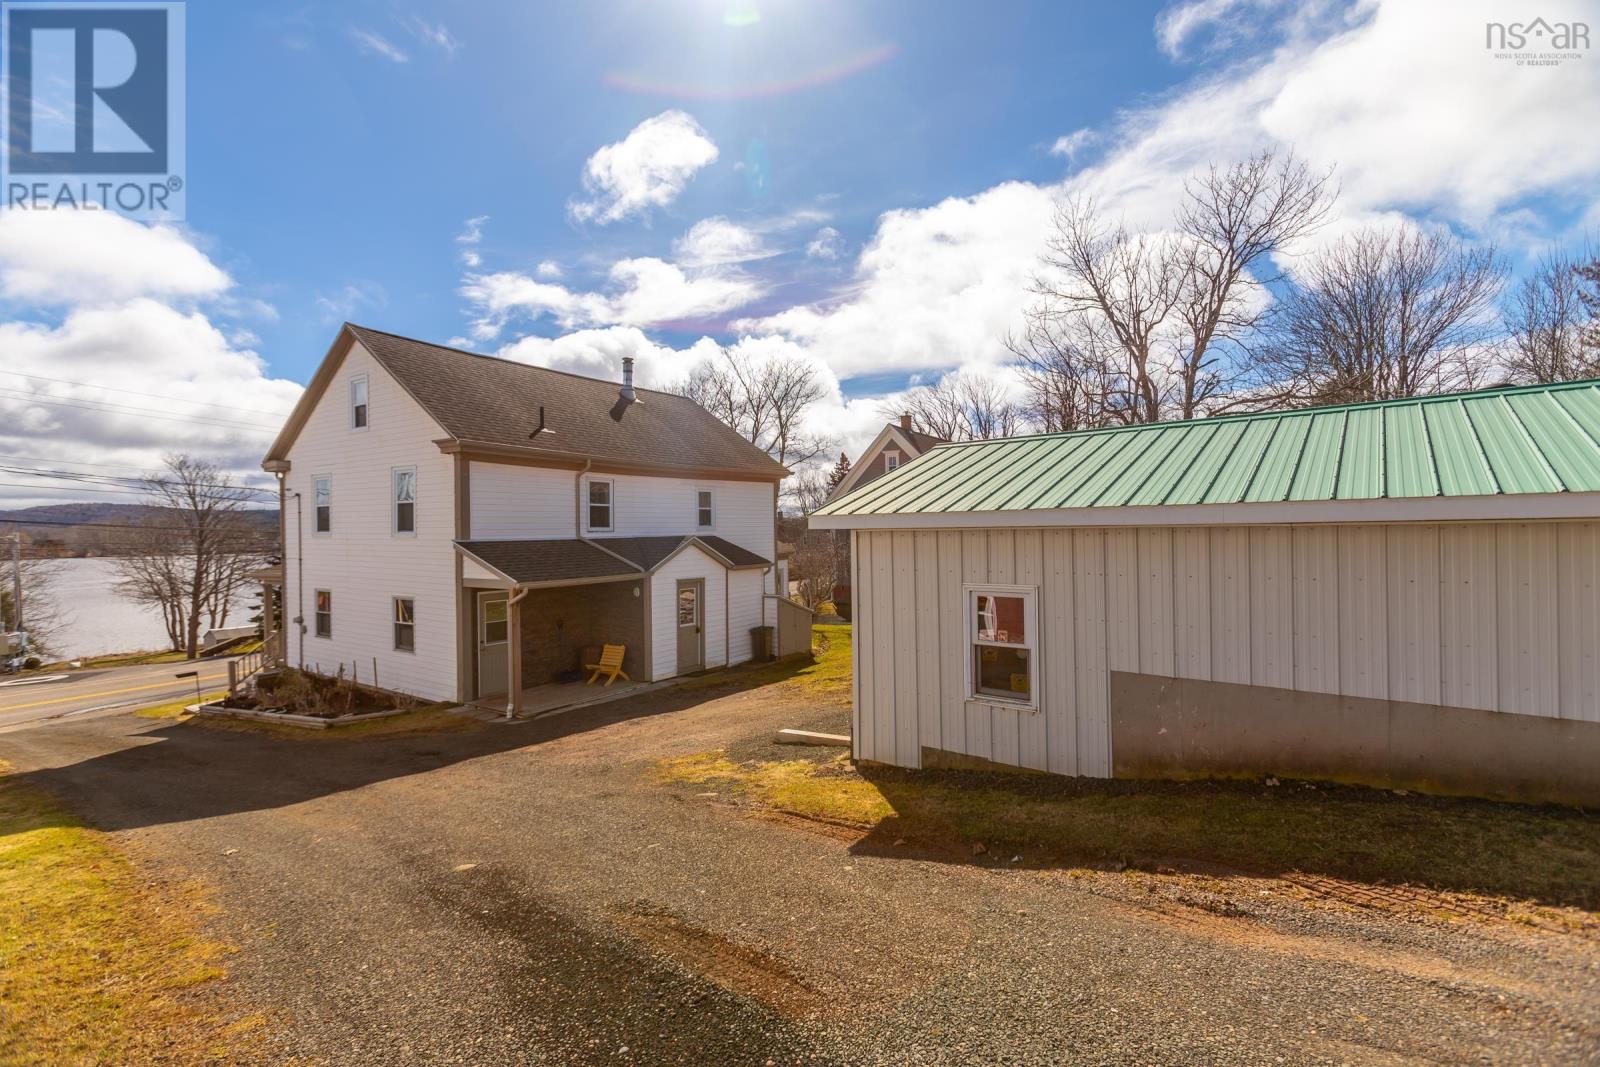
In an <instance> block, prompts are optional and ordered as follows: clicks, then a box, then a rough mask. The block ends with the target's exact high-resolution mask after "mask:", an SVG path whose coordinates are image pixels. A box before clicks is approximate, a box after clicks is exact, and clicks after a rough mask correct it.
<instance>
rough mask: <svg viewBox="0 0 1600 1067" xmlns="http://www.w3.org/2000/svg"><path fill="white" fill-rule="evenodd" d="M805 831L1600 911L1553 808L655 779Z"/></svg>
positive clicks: (705, 768) (825, 762)
mask: <svg viewBox="0 0 1600 1067" xmlns="http://www.w3.org/2000/svg"><path fill="white" fill-rule="evenodd" d="M657 773H658V774H659V776H660V778H661V779H662V780H663V781H664V782H667V783H683V784H687V785H692V786H694V787H696V788H706V787H711V788H715V789H720V790H724V791H726V792H728V793H729V794H732V795H733V796H734V797H736V798H738V799H739V800H740V801H742V802H744V803H748V804H754V805H756V806H759V807H763V808H766V809H770V810H775V811H780V812H786V813H789V814H792V815H798V816H801V817H803V818H809V819H821V820H826V821H829V822H836V823H845V824H848V825H851V826H857V827H860V828H861V829H862V830H864V831H866V832H867V833H868V841H869V842H870V843H872V844H877V845H883V846H890V845H891V844H895V843H901V842H909V843H914V844H917V845H919V846H926V847H930V848H934V849H938V850H943V851H945V852H946V853H948V854H950V855H953V856H958V857H962V858H970V857H971V856H972V849H973V847H974V846H975V845H977V844H980V843H981V844H982V845H984V846H985V849H984V851H985V854H987V855H988V856H990V857H999V858H1003V859H1006V860H1009V859H1010V857H1012V856H1013V855H1020V856H1022V857H1023V858H1022V860H1021V861H1020V862H1021V865H1023V866H1032V867H1061V868H1099V869H1106V868H1110V869H1121V868H1123V867H1124V866H1126V867H1128V868H1134V869H1142V870H1148V871H1159V870H1171V869H1176V870H1179V871H1187V872H1196V873H1205V872H1218V871H1221V872H1238V873H1243V874H1251V875H1261V876H1279V875H1284V874H1290V873H1296V872H1298V873H1301V874H1313V875H1325V876H1329V877H1333V878H1342V879H1349V880H1352V881H1358V882H1367V883H1386V884H1397V885H1413V886H1420V887H1425V888H1429V889H1438V890H1446V891H1453V892H1461V893H1469V894H1474V895H1479V896H1488V897H1495V898H1500V899H1502V900H1505V901H1532V902H1536V903H1539V904H1548V905H1566V906H1573V907H1578V908H1584V909H1588V910H1591V911H1593V910H1600V818H1595V817H1593V816H1589V815H1585V814H1583V813H1581V812H1578V811H1572V810H1568V809H1563V808H1553V807H1544V808H1540V807H1525V806H1520V805H1514V804H1496V803H1491V802H1488V801H1477V800H1466V799H1458V798H1438V797H1422V796H1415V795H1411V796H1404V797H1402V796H1396V795H1394V794H1392V793H1388V792H1385V791H1382V790H1376V789H1363V788H1360V787H1352V786H1327V785H1320V784H1319V785H1316V786H1314V787H1313V786H1311V785H1308V784H1307V783H1296V782H1284V783H1282V784H1280V785H1277V786H1267V785H1264V784H1261V783H1241V782H1115V781H1105V780H1101V779H1088V778H1063V777H1054V776H1014V775H1004V774H980V773H966V772H948V771H921V772H914V771H905V770H900V769H897V768H885V767H869V768H861V769H857V768H855V767H852V766H851V765H850V763H849V760H848V758H847V757H845V756H838V757H834V758H829V757H826V756H823V757H821V758H813V759H786V760H764V759H754V760H747V761H743V762H736V761H734V760H731V759H729V758H728V756H727V754H726V753H725V752H723V751H720V750H719V751H715V752H705V753H700V754H697V755H691V756H686V757H682V758H679V759H672V760H665V761H662V762H661V763H659V764H657Z"/></svg>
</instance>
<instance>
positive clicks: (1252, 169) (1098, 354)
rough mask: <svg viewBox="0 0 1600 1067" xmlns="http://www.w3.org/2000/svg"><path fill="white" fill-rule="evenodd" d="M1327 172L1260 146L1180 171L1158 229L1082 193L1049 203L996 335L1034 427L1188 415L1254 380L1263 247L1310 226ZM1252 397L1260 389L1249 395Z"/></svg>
mask: <svg viewBox="0 0 1600 1067" xmlns="http://www.w3.org/2000/svg"><path fill="white" fill-rule="evenodd" d="M1330 181H1331V179H1330V175H1328V174H1319V173H1316V172H1313V171H1312V170H1311V169H1310V168H1309V167H1308V166H1307V165H1306V164H1305V163H1304V162H1303V161H1301V160H1299V159H1297V158H1296V157H1295V156H1293V155H1292V154H1290V155H1285V156H1283V157H1279V156H1277V155H1275V154H1274V153H1272V152H1264V153H1261V154H1260V155H1256V156H1252V157H1251V158H1249V159H1246V160H1243V161H1241V162H1238V163H1235V164H1233V165H1231V166H1228V167H1212V168H1211V169H1210V170H1208V171H1207V172H1206V173H1205V174H1204V175H1200V176H1196V177H1194V178H1192V179H1190V180H1189V181H1188V182H1187V183H1186V185H1185V188H1184V197H1183V202H1182V204H1181V205H1180V207H1179V208H1178V210H1177V214H1176V218H1175V219H1174V227H1173V229H1172V231H1171V232H1168V233H1161V234H1149V233H1136V232H1133V231H1131V230H1129V229H1128V228H1127V227H1126V226H1125V225H1122V224H1118V225H1115V226H1113V225H1110V224H1109V223H1108V222H1107V221H1106V220H1105V219H1104V218H1103V216H1102V213H1101V212H1100V211H1099V210H1098V209H1097V207H1096V206H1095V204H1094V203H1093V202H1092V201H1090V200H1086V199H1073V200H1068V201H1066V202H1064V203H1062V204H1061V205H1060V206H1059V207H1058V209H1057V212H1056V217H1055V225H1054V232H1053V234H1052V235H1051V237H1050V239H1049V240H1048V241H1047V243H1046V250H1045V254H1044V255H1043V257H1042V260H1041V264H1040V270H1039V272H1038V274H1037V275H1036V276H1035V278H1034V280H1033V282H1032V284H1031V286H1030V290H1031V292H1032V293H1033V294H1034V296H1035V297H1036V298H1037V299H1036V301H1035V303H1034V305H1033V306H1032V307H1031V308H1030V309H1029V310H1028V312H1027V313H1026V316H1025V319H1024V328H1023V333H1022V335H1021V336H1020V337H1012V338H1009V339H1008V340H1007V344H1008V346H1009V347H1010V349H1011V351H1012V352H1013V353H1015V354H1016V355H1017V356H1018V358H1019V359H1020V360H1021V361H1022V364H1023V367H1024V370H1025V376H1026V379H1027V381H1028V384H1029V387H1030V390H1031V391H1032V394H1033V395H1032V399H1031V401H1030V403H1029V404H1028V405H1027V406H1028V409H1029V412H1030V414H1031V415H1032V416H1033V418H1034V419H1035V421H1037V422H1039V423H1040V424H1041V425H1043V426H1044V427H1045V428H1046V429H1075V428H1080V427H1086V426H1104V425H1117V424H1126V423H1142V422H1156V421H1159V420H1161V419H1163V418H1182V419H1191V418H1196V417H1198V416H1200V415H1204V414H1213V413H1216V412H1219V411H1225V410H1227V409H1228V408H1230V407H1232V406H1235V405H1237V404H1239V403H1242V402H1244V401H1243V399H1242V395H1243V393H1242V387H1243V386H1245V385H1252V384H1259V381H1258V380H1257V378H1256V371H1257V370H1258V365H1257V363H1256V361H1255V359H1254V352H1253V341H1254V339H1255V337H1256V335H1257V333H1258V332H1259V330H1260V327H1261V324H1262V319H1263V316H1264V315H1265V311H1266V308H1267V306H1268V301H1267V299H1266V294H1265V286H1266V285H1267V283H1269V282H1271V281H1273V280H1275V270H1274V268H1273V267H1272V257H1273V256H1274V254H1276V253H1279V252H1281V251H1284V250H1285V249H1286V248H1288V247H1289V246H1291V245H1292V244H1293V243H1294V242H1296V241H1298V240H1300V239H1301V238H1303V237H1305V236H1306V235H1307V234H1309V233H1311V232H1313V231H1315V230H1316V229H1317V228H1318V227H1320V226H1321V225H1322V224H1323V222H1324V221H1326V219H1327V216H1328V213H1329V211H1330V209H1331V206H1332V196H1333V194H1332V190H1331V188H1330ZM1252 399H1255V400H1259V396H1258V395H1257V394H1252Z"/></svg>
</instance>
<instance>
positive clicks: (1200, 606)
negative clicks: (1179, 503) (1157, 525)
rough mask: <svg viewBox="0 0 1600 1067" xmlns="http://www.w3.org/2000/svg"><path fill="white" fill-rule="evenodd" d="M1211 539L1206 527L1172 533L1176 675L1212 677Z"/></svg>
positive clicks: (1173, 623) (1180, 529) (1173, 630)
mask: <svg viewBox="0 0 1600 1067" xmlns="http://www.w3.org/2000/svg"><path fill="white" fill-rule="evenodd" d="M1211 567H1212V563H1211V537H1210V534H1209V532H1208V531H1207V530H1206V529H1204V528H1203V527H1191V528H1179V529H1176V530H1173V531H1172V612H1173V620H1172V633H1173V654H1174V669H1173V673H1174V674H1176V675H1178V676H1180V677H1183V678H1202V679H1207V680H1209V679H1210V678H1211V677H1212V666H1211Z"/></svg>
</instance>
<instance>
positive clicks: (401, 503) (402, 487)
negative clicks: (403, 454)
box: [391, 467, 417, 534]
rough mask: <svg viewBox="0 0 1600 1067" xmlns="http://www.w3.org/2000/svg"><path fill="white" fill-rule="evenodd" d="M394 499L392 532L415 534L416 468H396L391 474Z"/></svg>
mask: <svg viewBox="0 0 1600 1067" xmlns="http://www.w3.org/2000/svg"><path fill="white" fill-rule="evenodd" d="M391 482H392V494H391V495H392V496H393V498H394V532H395V533H397V534H415V533H416V532H417V468H415V467H396V468H395V469H394V471H393V472H392V473H391Z"/></svg>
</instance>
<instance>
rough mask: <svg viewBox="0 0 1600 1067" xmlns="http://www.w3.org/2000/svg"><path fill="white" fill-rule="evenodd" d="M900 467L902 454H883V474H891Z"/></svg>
mask: <svg viewBox="0 0 1600 1067" xmlns="http://www.w3.org/2000/svg"><path fill="white" fill-rule="evenodd" d="M899 467H900V453H898V452H885V453H884V454H883V473H885V474H889V473H891V472H892V471H895V470H898V469H899Z"/></svg>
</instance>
